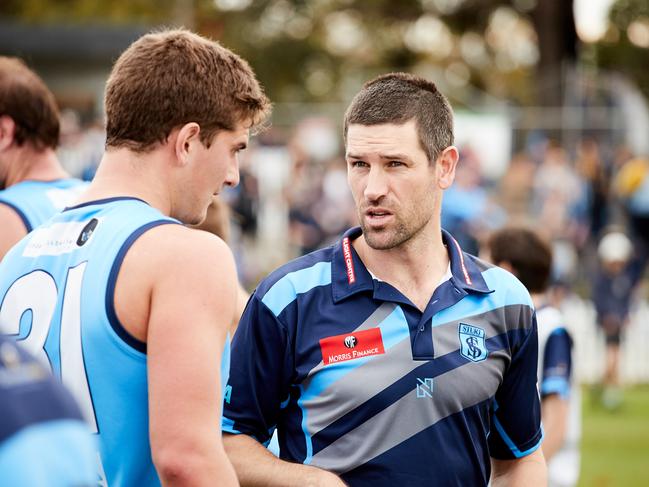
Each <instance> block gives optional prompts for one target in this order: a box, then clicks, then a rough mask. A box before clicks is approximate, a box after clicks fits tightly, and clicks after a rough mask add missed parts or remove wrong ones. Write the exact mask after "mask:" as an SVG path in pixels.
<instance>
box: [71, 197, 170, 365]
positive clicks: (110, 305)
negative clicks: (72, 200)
mask: <svg viewBox="0 0 649 487" xmlns="http://www.w3.org/2000/svg"><path fill="white" fill-rule="evenodd" d="M109 199H110V200H111V201H115V200H121V199H135V200H137V199H138V198H121V197H118V198H109ZM103 201H104V202H106V201H107V200H103ZM140 201H141V200H140ZM145 203H146V202H145ZM84 205H85V203H84ZM77 208H78V207H77ZM168 224H174V225H180V223H178V222H176V221H173V220H155V221H152V222H149V223H147V224H146V225H142V226H141V227H140V228H138V229H137V230H135V231H134V232H133V233H132V234H131V235H130V236H129V237H128V238H127V239H126V240H125V241H124V243H123V244H122V246H121V247H120V249H119V252H118V253H117V256H116V257H115V261H114V262H113V265H112V267H111V269H110V274H109V275H108V285H107V286H106V316H107V317H108V322H109V323H110V326H111V327H112V328H113V330H114V331H115V333H117V336H119V337H120V338H121V339H122V340H123V341H124V342H125V343H126V344H127V345H129V346H131V347H132V348H134V349H135V350H137V351H138V352H142V353H144V354H146V342H143V341H140V340H138V339H137V338H135V337H134V336H133V335H131V334H130V333H129V332H128V331H126V328H124V325H122V323H121V322H120V321H119V318H118V317H117V313H116V312H115V299H114V298H115V284H116V283H117V275H118V274H119V270H120V268H121V266H122V261H123V260H124V257H125V256H126V252H128V250H129V249H130V248H131V245H133V243H135V241H136V240H137V239H138V238H139V237H140V236H141V235H142V234H143V233H144V232H146V231H147V230H150V229H152V228H154V227H157V226H160V225H168Z"/></svg>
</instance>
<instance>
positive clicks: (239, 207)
mask: <svg viewBox="0 0 649 487" xmlns="http://www.w3.org/2000/svg"><path fill="white" fill-rule="evenodd" d="M162 25H164V26H180V25H183V26H186V27H189V28H191V29H194V30H196V31H198V32H200V33H202V34H204V35H208V36H210V37H212V38H214V39H218V40H219V41H221V42H222V43H223V44H224V45H226V46H228V47H230V48H232V49H233V50H234V51H236V52H237V53H239V54H240V55H242V56H243V57H244V58H246V59H247V60H248V61H249V62H250V64H251V65H252V66H253V68H254V70H255V71H256V73H257V75H258V77H259V79H260V80H261V82H262V84H263V85H264V86H265V88H266V91H267V93H268V95H269V96H270V98H271V99H272V100H273V102H274V103H275V109H274V114H273V119H272V126H271V128H270V129H269V130H267V131H265V132H264V133H262V134H259V135H258V136H257V137H256V138H255V139H254V141H253V144H252V147H251V149H250V150H249V151H246V154H245V155H244V157H243V158H242V164H241V172H242V177H241V184H240V185H239V187H238V188H235V189H232V190H230V191H228V192H227V193H226V194H225V195H224V198H225V199H226V200H227V201H228V203H229V204H230V206H231V208H232V209H233V213H232V215H233V221H232V225H233V232H232V241H231V245H232V247H233V249H234V251H235V254H236V256H237V259H238V263H239V269H240V274H241V279H242V281H243V282H244V284H245V286H246V287H248V288H253V287H254V286H255V284H256V283H257V281H258V280H259V278H260V277H261V276H263V275H264V274H265V273H266V272H268V271H269V270H271V269H273V268H274V267H276V266H277V265H278V264H280V263H283V262H285V261H286V260H288V259H290V258H293V257H295V256H297V255H299V254H301V253H304V252H308V251H310V250H312V249H315V248H317V247H319V246H322V245H325V244H326V243H328V242H332V241H334V240H335V239H336V238H337V237H338V236H339V235H340V233H341V232H342V231H343V230H344V229H346V228H347V227H349V226H351V225H354V224H355V221H356V216H355V212H354V208H353V202H352V200H351V195H350V193H349V191H348V190H347V187H346V166H345V162H344V159H343V158H342V153H343V148H342V137H341V130H340V129H341V122H342V116H343V113H344V110H345V107H346V105H347V103H348V102H349V101H350V100H351V97H352V96H353V95H354V94H355V93H356V92H357V90H358V89H359V87H360V86H361V84H362V83H363V82H364V81H366V80H368V79H370V78H372V77H374V76H375V75H377V74H380V73H384V72H388V71H395V70H402V71H410V72H413V73H417V74H420V75H424V76H426V77H428V78H430V79H432V80H433V81H435V82H436V83H437V85H438V86H439V88H440V90H441V91H442V92H443V93H445V94H446V95H447V96H448V97H449V98H450V100H451V103H452V105H453V107H454V110H455V113H456V139H457V140H456V142H457V145H458V147H459V148H460V153H461V161H460V165H459V168H458V173H457V179H456V183H455V185H454V187H453V188H452V189H451V190H449V191H448V192H447V194H446V196H445V200H444V207H443V224H444V226H445V227H446V228H447V229H448V230H450V231H451V232H452V233H453V234H454V235H456V237H457V238H458V240H460V242H461V244H462V245H463V247H464V248H465V249H466V250H468V251H472V252H477V251H478V248H479V244H480V242H481V240H482V239H484V237H485V235H487V234H488V232H490V231H492V230H493V229H495V228H499V227H501V226H503V225H505V224H508V223H513V222H524V223H528V224H532V225H534V226H536V227H537V228H538V229H539V230H540V231H541V232H543V233H544V234H545V235H546V236H547V238H549V239H551V240H552V242H553V247H554V252H555V265H554V267H555V269H554V289H555V293H554V294H555V296H556V299H557V303H559V304H560V305H561V306H562V308H563V310H564V313H565V315H566V317H567V321H568V323H567V324H568V326H569V327H570V328H571V330H572V332H573V336H574V337H575V346H576V366H577V375H578V377H579V378H580V380H581V381H583V382H585V383H594V382H597V381H598V379H599V377H600V376H601V373H602V368H603V360H602V357H603V354H604V342H603V339H602V336H601V330H600V329H599V328H598V327H597V326H596V324H595V323H596V316H595V308H594V306H593V304H592V301H591V297H592V294H593V289H592V285H591V283H592V282H593V279H594V276H595V275H597V273H598V272H599V270H600V268H601V261H600V259H599V258H598V255H597V245H598V243H599V241H600V240H601V238H602V237H603V236H604V234H605V233H606V232H608V231H609V230H610V229H615V230H617V231H622V232H624V233H626V234H627V235H629V236H630V237H631V238H632V242H633V258H632V260H631V261H630V263H629V266H631V268H632V270H633V272H634V273H637V274H639V275H642V274H643V273H645V270H646V264H647V261H648V259H649V159H648V156H649V108H648V106H649V105H648V102H647V100H648V97H649V70H648V69H647V66H648V63H649V2H647V0H502V1H501V0H398V1H397V0H103V1H98V0H3V1H2V2H1V3H0V54H5V55H15V56H20V57H22V58H23V59H25V60H26V61H27V63H28V64H29V65H30V66H31V67H32V68H34V69H35V70H36V71H37V72H38V73H39V74H40V75H41V76H42V77H43V78H44V79H45V81H46V82H47V83H48V85H49V86H50V88H51V89H52V90H53V92H54V93H55V95H56V96H57V99H58V101H59V104H60V106H61V107H62V121H63V125H62V126H63V138H62V146H61V148H60V155H61V159H62V161H63V162H64V163H65V165H66V167H67V168H68V170H69V171H70V172H72V173H73V174H74V175H78V176H82V177H85V178H91V177H92V175H93V174H94V169H95V167H96V165H97V163H98V162H99V159H100V158H101V155H102V151H103V140H104V134H103V108H102V97H103V88H104V83H105V80H106V77H107V75H108V73H109V72H110V69H111V65H112V63H113V61H114V60H115V59H116V58H117V56H118V55H119V53H120V52H121V51H122V50H123V49H124V48H125V47H126V46H128V45H129V43H130V42H131V41H133V40H134V39H136V38H137V37H139V36H140V35H141V34H142V33H144V32H147V31H149V30H151V29H154V28H156V27H158V26H162ZM142 75H143V76H146V73H142ZM645 274H646V273H645ZM634 275H635V274H634ZM648 347H649V306H648V305H647V285H646V277H645V279H640V281H639V285H638V286H636V287H635V290H634V295H633V299H632V305H631V315H630V323H629V326H628V328H627V331H626V339H625V340H624V342H623V346H622V363H621V372H622V378H623V380H624V382H625V383H626V384H635V383H649V354H647V353H646V352H645V350H646V349H647V348H648ZM644 446H645V450H644V451H645V453H646V452H647V451H649V441H647V444H645V445H644ZM646 473H647V474H649V471H647V472H646ZM644 478H645V479H646V478H647V476H646V475H645V477H644ZM598 485H614V484H608V483H601V484H598ZM615 485H617V484H615ZM619 485H622V484H619ZM638 485H640V484H638Z"/></svg>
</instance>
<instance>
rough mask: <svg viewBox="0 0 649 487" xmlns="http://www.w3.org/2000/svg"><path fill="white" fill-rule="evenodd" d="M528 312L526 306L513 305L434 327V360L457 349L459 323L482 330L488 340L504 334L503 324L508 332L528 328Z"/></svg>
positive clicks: (530, 324) (458, 343) (529, 322)
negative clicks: (506, 326)
mask: <svg viewBox="0 0 649 487" xmlns="http://www.w3.org/2000/svg"><path fill="white" fill-rule="evenodd" d="M529 310H530V308H529V306H527V305H524V304H514V305H510V306H504V307H502V308H496V309H492V310H490V311H487V312H485V313H481V314H477V315H473V316H466V317H462V318H460V319H458V320H453V321H449V322H448V323H444V324H440V325H437V326H434V327H433V329H432V333H433V347H434V352H435V358H437V357H441V356H443V355H446V354H447V353H449V352H454V351H455V350H457V349H458V348H459V345H460V342H459V338H458V333H459V332H458V328H459V325H460V323H465V324H467V325H473V326H477V327H479V328H482V329H483V330H484V331H485V339H488V338H492V337H494V336H498V335H500V334H502V333H505V332H506V331H507V329H506V328H505V323H506V324H508V325H509V330H516V329H520V328H524V329H527V328H530V327H531V326H532V313H531V312H530V311H529Z"/></svg>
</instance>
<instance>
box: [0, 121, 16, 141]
mask: <svg viewBox="0 0 649 487" xmlns="http://www.w3.org/2000/svg"><path fill="white" fill-rule="evenodd" d="M15 133H16V122H14V119H13V118H11V117H9V116H7V115H2V116H0V150H5V149H6V148H7V147H9V146H10V145H11V144H12V143H13V141H14V134H15Z"/></svg>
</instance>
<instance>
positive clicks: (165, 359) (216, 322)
mask: <svg viewBox="0 0 649 487" xmlns="http://www.w3.org/2000/svg"><path fill="white" fill-rule="evenodd" d="M200 238H203V236H201V237H200ZM223 247H225V246H224V245H223ZM223 247H219V246H218V245H216V246H215V245H209V244H205V242H202V243H201V245H196V246H192V247H184V248H183V247H179V249H181V251H182V253H179V254H178V255H175V256H173V257H171V258H170V260H169V261H168V262H167V265H166V266H165V268H164V270H163V271H162V272H157V273H156V274H157V276H158V277H157V279H156V282H155V283H154V284H153V288H152V293H151V304H150V313H149V322H148V328H147V354H148V380H149V401H150V404H149V410H150V426H151V442H152V448H155V446H156V445H157V444H159V443H162V444H164V443H165V442H168V441H175V440H181V441H188V442H190V443H191V442H192V441H196V440H198V441H200V435H196V434H195V433H196V432H197V431H202V432H205V434H207V435H214V433H215V429H218V425H219V422H220V413H221V384H220V382H221V375H220V373H221V358H222V354H223V349H224V346H225V340H226V336H227V331H228V326H229V324H230V322H231V321H232V317H233V315H234V307H235V293H236V286H235V283H236V272H235V269H234V262H233V259H232V257H231V254H230V253H229V251H228V250H227V248H223ZM179 252H180V251H179ZM206 440H207V441H210V440H209V438H206ZM187 446H188V447H190V448H191V444H190V445H187Z"/></svg>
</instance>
